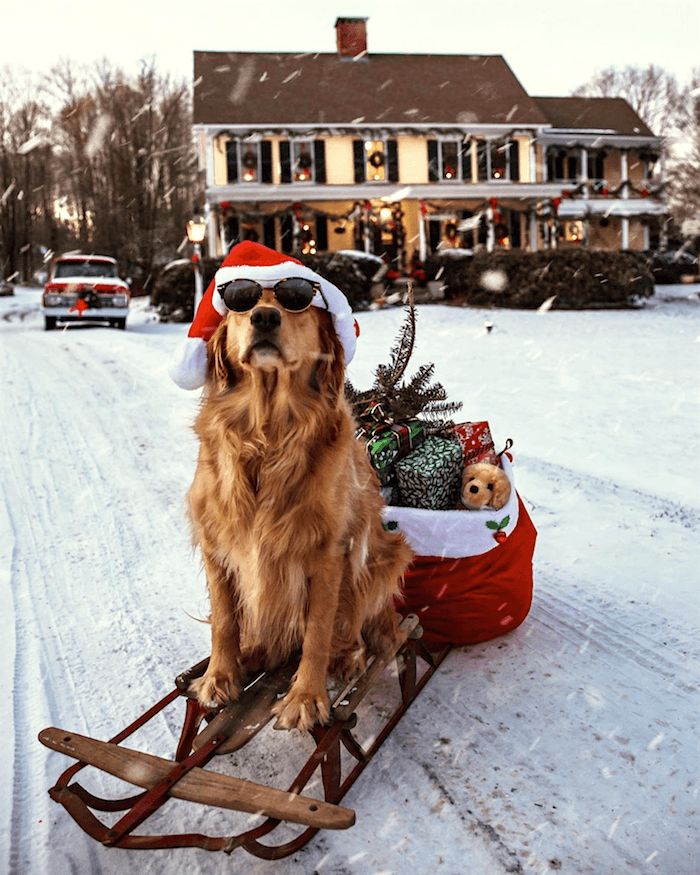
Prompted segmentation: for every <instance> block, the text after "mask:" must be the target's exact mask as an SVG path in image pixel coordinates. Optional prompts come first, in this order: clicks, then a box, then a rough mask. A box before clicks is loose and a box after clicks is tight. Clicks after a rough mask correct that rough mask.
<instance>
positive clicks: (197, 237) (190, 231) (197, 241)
mask: <svg viewBox="0 0 700 875" xmlns="http://www.w3.org/2000/svg"><path fill="white" fill-rule="evenodd" d="M206 231H207V222H206V219H204V218H203V217H202V216H195V217H194V219H190V220H189V222H188V223H187V239H188V240H189V241H190V243H191V244H192V247H193V252H192V264H193V265H194V312H195V313H196V312H197V307H199V302H200V301H201V300H202V295H203V289H202V267H201V260H202V248H201V244H202V242H203V241H204V235H205V234H206Z"/></svg>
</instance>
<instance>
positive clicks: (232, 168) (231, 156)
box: [226, 140, 238, 182]
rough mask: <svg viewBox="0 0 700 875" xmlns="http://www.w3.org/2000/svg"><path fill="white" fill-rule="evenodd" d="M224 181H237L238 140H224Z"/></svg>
mask: <svg viewBox="0 0 700 875" xmlns="http://www.w3.org/2000/svg"><path fill="white" fill-rule="evenodd" d="M226 181H227V182H238V142H237V141H236V140H227V141H226Z"/></svg>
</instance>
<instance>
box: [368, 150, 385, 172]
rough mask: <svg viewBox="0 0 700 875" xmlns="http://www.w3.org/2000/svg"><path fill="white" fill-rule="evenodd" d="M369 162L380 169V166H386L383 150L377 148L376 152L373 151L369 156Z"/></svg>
mask: <svg viewBox="0 0 700 875" xmlns="http://www.w3.org/2000/svg"><path fill="white" fill-rule="evenodd" d="M369 163H370V164H371V165H372V167H374V168H375V169H379V168H380V167H383V166H384V153H383V152H380V151H379V149H376V150H375V151H374V152H372V154H371V155H370V156H369Z"/></svg>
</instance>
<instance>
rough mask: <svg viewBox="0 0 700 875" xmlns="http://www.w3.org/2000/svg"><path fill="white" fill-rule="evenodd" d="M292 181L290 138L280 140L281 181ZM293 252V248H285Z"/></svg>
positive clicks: (286, 250)
mask: <svg viewBox="0 0 700 875" xmlns="http://www.w3.org/2000/svg"><path fill="white" fill-rule="evenodd" d="M291 181H292V160H291V157H290V152H289V140H280V182H291ZM284 251H285V252H291V251H292V250H291V249H285V250H284Z"/></svg>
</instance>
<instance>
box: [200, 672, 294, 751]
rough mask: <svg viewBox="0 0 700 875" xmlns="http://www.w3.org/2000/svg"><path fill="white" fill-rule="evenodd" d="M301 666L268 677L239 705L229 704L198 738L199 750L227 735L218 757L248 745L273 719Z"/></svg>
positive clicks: (260, 681)
mask: <svg viewBox="0 0 700 875" xmlns="http://www.w3.org/2000/svg"><path fill="white" fill-rule="evenodd" d="M296 668H297V664H296V663H292V664H288V665H285V666H282V667H281V668H278V669H277V670H276V671H273V672H271V673H269V674H264V675H263V676H262V677H261V678H259V680H257V681H256V682H255V683H254V684H253V685H252V686H250V687H248V689H247V690H244V691H243V693H242V694H241V697H240V698H239V699H238V701H237V702H233V703H232V704H231V705H227V706H226V707H225V708H222V710H221V711H219V713H218V714H217V715H216V717H214V719H213V720H212V721H211V723H210V724H209V725H208V726H207V727H206V729H203V730H202V731H201V732H200V733H199V735H197V736H196V738H195V739H194V742H193V744H192V746H193V748H194V749H195V750H198V749H199V748H200V747H202V745H204V744H206V743H207V742H209V741H210V740H211V739H212V738H213V737H214V736H215V735H225V736H226V737H227V738H226V741H224V742H223V743H222V744H220V745H219V746H218V747H217V749H216V754H217V756H218V755H219V754H224V753H232V752H233V751H236V750H239V749H240V748H242V747H243V746H244V745H245V744H247V743H248V742H249V741H250V739H251V738H254V737H255V736H256V735H257V734H258V733H259V732H260V731H261V730H262V729H264V728H265V726H267V724H268V723H269V722H270V720H272V716H273V715H272V706H273V705H274V704H275V702H276V701H277V697H278V696H279V695H283V694H284V693H286V692H287V690H288V689H289V684H290V683H291V680H292V676H293V675H294V672H295V671H296Z"/></svg>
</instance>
